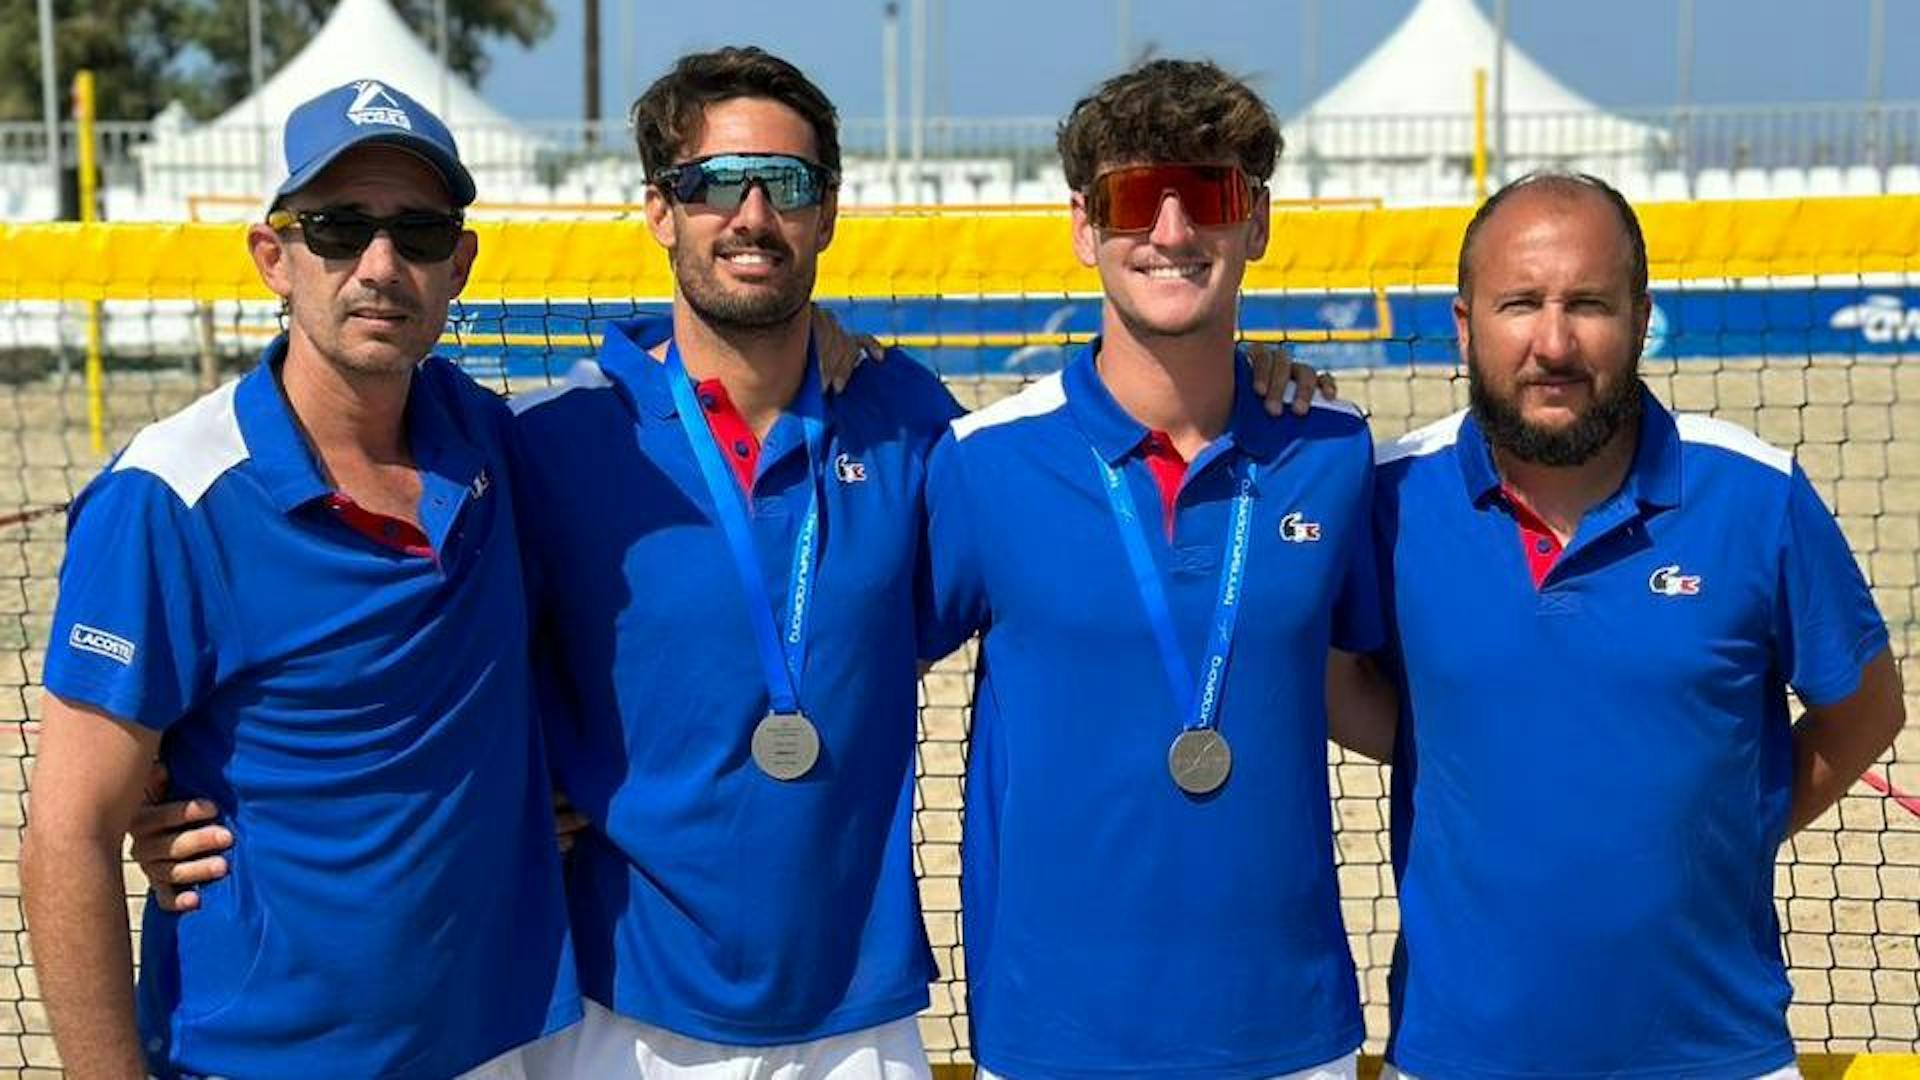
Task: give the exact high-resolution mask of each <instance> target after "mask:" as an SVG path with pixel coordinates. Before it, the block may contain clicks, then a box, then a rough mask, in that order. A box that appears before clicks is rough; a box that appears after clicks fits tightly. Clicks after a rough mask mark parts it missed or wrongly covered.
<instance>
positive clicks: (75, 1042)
mask: <svg viewBox="0 0 1920 1080" xmlns="http://www.w3.org/2000/svg"><path fill="white" fill-rule="evenodd" d="M159 744H160V733H159V732H157V731H153V730H150V729H147V728H143V727H140V726H138V725H135V724H129V723H124V722H122V721H119V720H116V719H114V718H113V717H111V716H109V715H107V714H106V713H104V712H100V711H98V710H96V709H93V708H91V707H88V706H85V705H79V704H75V703H72V702H68V701H63V700H61V699H60V698H57V697H55V696H53V695H52V694H49V695H47V698H46V708H45V721H44V727H43V733H42V735H41V739H40V753H39V763H38V765H37V766H36V767H35V769H34V774H33V781H32V794H31V803H30V806H29V811H28V817H27V829H26V841H25V846H24V847H23V848H22V850H21V855H20V863H21V867H20V871H21V883H22V894H23V897H24V899H25V901H26V909H27V927H28V932H29V934H30V936H31V939H32V943H33V954H34V965H35V967H36V969H37V970H38V973H39V977H40V987H41V993H42V996H43V997H44V998H45V1000H46V1003H47V1014H48V1017H49V1019H50V1020H51V1021H52V1023H53V1034H54V1041H55V1044H56V1045H57V1046H58V1048H59V1051H60V1057H61V1060H62V1061H63V1062H64V1063H65V1065H66V1074H67V1076H68V1077H69V1078H70V1080H141V1078H143V1077H145V1076H146V1075H147V1068H146V1062H145V1060H144V1058H143V1057H142V1055H141V1052H140V1035H139V1031H138V1029H137V1027H136V1025H135V1020H134V1002H133V951H132V948H131V946H130V944H129V942H128V927H127V904H126V898H125V895H124V892H125V888H124V885H123V884H122V879H121V872H120V845H121V838H122V837H123V836H125V835H126V832H127V825H128V823H129V822H130V821H131V820H132V818H133V812H134V809H135V807H136V806H137V805H138V804H139V802H140V799H141V792H142V788H143V786H144V783H145V780H146V777H147V771H148V768H149V767H150V766H151V764H152V762H153V758H154V754H155V752H156V750H157V748H158V747H159Z"/></svg>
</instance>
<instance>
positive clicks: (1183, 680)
mask: <svg viewBox="0 0 1920 1080" xmlns="http://www.w3.org/2000/svg"><path fill="white" fill-rule="evenodd" d="M1093 460H1094V463H1095V464H1097V465H1099V466H1100V476H1101V479H1102V480H1104V481H1105V487H1106V489H1107V502H1108V503H1109V504H1111V505H1112V507H1113V519H1114V524H1116V525H1118V526H1119V527H1120V542H1121V545H1122V546H1123V547H1125V548H1126V551H1127V564H1128V565H1129V566H1130V567H1131V568H1132V569H1133V580H1134V584H1135V585H1137V586H1138V587H1139V590H1140V603H1141V606H1142V607H1145V608H1146V609H1147V622H1148V623H1149V624H1151V625H1152V626H1153V636H1154V639H1155V640H1156V641H1157V642H1158V643H1159V645H1160V663H1161V666H1162V667H1164V668H1165V669H1166V672H1167V682H1168V684H1169V685H1171V686H1172V687H1173V700H1174V701H1175V702H1179V701H1180V700H1181V697H1182V695H1186V694H1191V695H1192V697H1190V698H1188V699H1187V701H1186V710H1185V711H1186V713H1187V721H1186V730H1189V731H1198V730H1203V729H1206V728H1212V727H1217V726H1218V725H1219V717H1220V696H1221V694H1220V691H1221V682H1222V681H1223V680H1225V678H1226V674H1227V659H1228V657H1229V656H1231V655H1232V653H1233V636H1234V629H1235V627H1237V626H1238V625H1239V621H1240V606H1241V600H1242V599H1243V598H1244V594H1245V592H1246V589H1245V584H1246V572H1247V548H1248V547H1249V545H1250V539H1251V537H1250V535H1249V534H1250V531H1251V529H1252V524H1253V463H1252V462H1251V461H1248V462H1247V464H1246V466H1245V467H1244V468H1242V469H1241V470H1240V473H1239V477H1238V491H1237V493H1236V494H1235V496H1234V500H1233V514H1232V516H1231V518H1230V520H1229V521H1228V523H1227V543H1226V556H1225V565H1223V566H1222V567H1221V568H1220V592H1219V595H1218V597H1217V598H1216V599H1215V600H1214V605H1213V622H1212V624H1211V626H1212V628H1211V630H1210V631H1209V632H1208V635H1207V651H1206V656H1205V658H1204V665H1205V666H1204V667H1203V668H1202V669H1201V674H1200V678H1199V681H1198V684H1197V685H1196V683H1195V680H1194V677H1193V671H1192V669H1190V668H1188V667H1187V655H1186V653H1185V652H1183V651H1181V649H1180V639H1179V637H1178V635H1177V634H1176V633H1175V631H1174V626H1173V609H1172V608H1170V607H1169V606H1168V605H1167V590H1166V587H1165V586H1164V585H1163V584H1162V583H1161V581H1160V571H1159V570H1158V568H1156V567H1155V566H1154V565H1153V554H1152V553H1151V552H1150V551H1148V550H1147V539H1146V525H1145V524H1144V523H1142V522H1141V520H1140V512H1139V510H1138V509H1137V508H1136V506H1135V504H1134V501H1133V493H1132V492H1131V491H1129V490H1128V489H1127V478H1126V477H1125V476H1124V475H1122V474H1121V473H1120V472H1119V471H1118V470H1116V469H1115V468H1114V467H1113V466H1111V465H1109V464H1107V459H1106V458H1103V457H1101V456H1100V452H1099V451H1098V450H1095V451H1094V452H1093Z"/></svg>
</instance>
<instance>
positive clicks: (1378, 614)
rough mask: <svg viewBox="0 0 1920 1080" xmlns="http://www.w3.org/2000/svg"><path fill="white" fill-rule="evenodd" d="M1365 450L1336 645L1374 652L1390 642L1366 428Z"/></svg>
mask: <svg viewBox="0 0 1920 1080" xmlns="http://www.w3.org/2000/svg"><path fill="white" fill-rule="evenodd" d="M1356 442H1358V444H1359V446H1360V450H1361V452H1362V458H1361V466H1360V472H1359V476H1358V477H1357V478H1356V480H1355V483H1354V487H1355V489H1356V490H1355V491H1354V500H1355V501H1354V506H1353V512H1352V515H1351V517H1350V518H1349V520H1351V521H1352V522H1353V529H1352V537H1351V539H1350V540H1349V542H1348V544H1347V545H1346V546H1347V565H1346V571H1345V573H1344V575H1343V576H1342V578H1341V581H1340V591H1339V594H1338V595H1337V596H1335V597H1334V607H1333V647H1334V648H1336V649H1341V650H1343V651H1346V652H1351V653H1371V652H1375V651H1377V650H1378V649H1380V648H1381V647H1382V646H1383V645H1385V644H1386V639H1387V633H1386V626H1385V618H1384V615H1383V612H1382V606H1383V604H1384V598H1383V597H1382V596H1381V593H1380V561H1379V559H1378V557H1377V555H1376V552H1375V549H1374V544H1375V539H1374V505H1373V485H1374V477H1373V471H1374V470H1373V442H1372V440H1371V439H1370V438H1368V437H1367V435H1366V434H1365V431H1364V429H1363V431H1362V434H1361V435H1360V437H1359V438H1358V439H1357V440H1356Z"/></svg>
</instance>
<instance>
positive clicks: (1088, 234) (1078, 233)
mask: <svg viewBox="0 0 1920 1080" xmlns="http://www.w3.org/2000/svg"><path fill="white" fill-rule="evenodd" d="M1069 205H1070V206H1071V208H1072V211H1073V254H1074V257H1075V258H1077V259H1079V260H1080V265H1081V266H1094V265H1096V264H1097V263H1098V262H1099V255H1100V230H1099V229H1096V228H1094V227H1093V222H1092V221H1091V220H1089V219H1088V217H1087V197H1086V196H1085V195H1082V194H1081V193H1079V192H1077V191H1076V192H1074V193H1073V199H1072V201H1071V203H1070V204H1069Z"/></svg>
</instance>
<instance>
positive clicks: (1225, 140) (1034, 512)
mask: <svg viewBox="0 0 1920 1080" xmlns="http://www.w3.org/2000/svg"><path fill="white" fill-rule="evenodd" d="M1280 150H1281V139H1280V132H1279V130H1278V126H1277V124H1276V123H1275V122H1274V119H1273V115H1272V113H1271V112H1270V111H1269V110H1268V108H1267V107H1266V105H1265V104H1264V103H1263V102H1262V101H1261V100H1260V99H1259V97H1258V96H1257V95H1255V94H1254V93H1253V91H1252V90H1251V89H1250V88H1248V87H1247V86H1246V85H1245V84H1244V83H1242V82H1241V81H1239V80H1237V79H1234V78H1233V77H1231V76H1230V75H1228V74H1227V73H1225V72H1223V71H1221V70H1220V69H1219V68H1218V67H1216V66H1214V65H1212V64H1208V63H1196V62H1189V61H1174V60H1160V61H1154V62H1152V63H1149V64H1146V65H1143V66H1141V67H1139V68H1136V69H1134V70H1132V71H1129V72H1127V73H1125V74H1123V75H1119V76H1116V77H1114V78H1113V79H1110V80H1108V81H1107V82H1106V83H1105V84H1103V85H1102V86H1100V87H1099V88H1098V89H1097V90H1096V91H1095V92H1094V93H1093V94H1092V95H1090V96H1089V97H1087V98H1086V99H1084V100H1082V101H1081V102H1080V103H1079V104H1077V105H1076V106H1075V107H1074V109H1073V112H1072V113H1071V115H1069V116H1068V118H1067V120H1066V122H1065V124H1063V125H1062V127H1061V133H1060V153H1061V159H1062V162H1063V164H1064V165H1065V167H1066V174H1067V180H1068V182H1069V184H1070V185H1071V186H1072V187H1073V189H1074V195H1073V203H1072V210H1073V242H1074V250H1075V252H1076V253H1077V254H1078V256H1079V257H1080V260H1081V261H1082V262H1083V263H1084V264H1086V265H1087V266H1090V267H1093V268H1095V269H1096V270H1097V271H1098V273H1099V276H1100V281H1101V285H1102V287H1103V290H1104V293H1105V297H1104V303H1103V305H1102V314H1101V335H1100V337H1099V338H1098V339H1096V340H1095V341H1094V342H1093V343H1092V344H1090V345H1088V346H1087V347H1085V348H1084V349H1082V350H1081V351H1080V352H1079V353H1078V354H1077V355H1075V356H1074V357H1073V358H1072V359H1071V360H1070V361H1069V363H1068V365H1067V367H1066V370H1065V371H1063V372H1062V373H1060V374H1058V375H1054V376H1051V377H1049V378H1046V379H1043V380H1041V381H1040V382H1038V383H1035V384H1034V385H1033V386H1031V387H1029V388H1027V389H1026V390H1025V391H1023V392H1022V393H1020V394H1019V395H1016V396H1015V397H1012V398H1009V399H1007V400H1005V401H1002V402H999V403H998V404H995V405H992V406H989V407H987V408H985V409H982V410H980V411H979V412H977V413H974V414H973V415H971V416H967V417H964V418H962V419H960V420H957V421H955V422H954V423H953V425H952V432H951V433H950V434H949V435H948V436H947V437H946V438H944V439H943V440H942V441H941V443H940V445H939V447H938V448H937V449H936V450H935V451H934V456H933V460H932V464H931V465H930V467H929V477H928V481H927V504H928V511H929V520H930V523H931V524H930V526H929V544H930V548H931V550H932V554H933V581H934V590H933V591H934V596H935V598H936V615H937V620H936V622H937V623H938V624H939V625H942V626H947V627H950V628H957V629H958V630H959V631H960V632H961V633H964V632H967V631H971V630H972V629H973V628H975V627H984V631H983V636H982V638H981V653H980V675H979V681H978V685H977V687H976V690H975V697H974V721H973V737H972V748H971V752H970V754H969V757H968V773H967V795H966V822H965V827H966V835H965V843H964V846H963V859H964V865H963V871H962V876H961V888H962V898H961V899H962V905H961V906H962V912H963V918H964V922H965V926H964V935H963V936H964V940H965V942H966V946H967V976H968V995H969V996H968V1005H969V1011H968V1016H969V1023H970V1027H971V1031H972V1035H973V1044H974V1045H973V1048H974V1055H975V1060H977V1061H978V1062H979V1063H980V1065H981V1068H982V1074H983V1075H992V1076H1000V1077H1009V1078H1012V1080H1040V1078H1047V1080H1057V1078H1069V1080H1073V1078H1078V1080H1093V1078H1098V1077H1119V1076H1127V1077H1159V1078H1165V1080H1245V1078H1264V1077H1279V1076H1286V1077H1292V1078H1297V1080H1305V1078H1309V1077H1311V1078H1314V1080H1332V1078H1336V1077H1352V1076H1353V1075H1354V1072H1355V1068H1356V1066H1355V1057H1354V1051H1355V1049H1356V1048H1357V1047H1358V1046H1359V1044H1360V1042H1361V1039H1362V1037H1363V1035H1364V1032H1363V1030H1362V1025H1361V1016H1360V1007H1359V1000H1358V993H1357V988H1356V984H1355V980H1354V971H1353V958H1352V955H1351V953H1350V952H1349V949H1348V946H1347V939H1346V934H1345V931H1344V930H1343V928H1342V925H1341V916H1340V905H1339V895H1338V888H1337V884H1336V881H1335V877H1334V859H1333V846H1332V823H1331V820H1330V818H1331V813H1330V805H1329V799H1328V791H1327V759H1326V743H1327V735H1328V728H1327V713H1326V707H1325V699H1324V697H1323V695H1322V689H1323V686H1324V685H1325V682H1326V680H1327V678H1328V675H1329V660H1330V657H1329V651H1330V649H1338V650H1348V652H1343V653H1337V654H1335V655H1334V656H1333V657H1332V666H1333V668H1334V670H1335V673H1336V674H1338V673H1339V672H1340V671H1341V670H1343V669H1345V668H1348V667H1351V666H1352V664H1353V663H1354V657H1353V656H1352V655H1351V653H1352V652H1359V651H1366V650H1373V649H1376V648H1378V647H1379V646H1380V644H1381V640H1380V632H1381V631H1380V625H1379V607H1378V598H1377V595H1376V591H1375V589H1374V585H1373V580H1374V570H1375V566H1374V560H1373V557H1372V551H1371V546H1370V540H1371V529H1370V511H1371V477H1372V470H1373V465H1372V460H1373V453H1372V444H1371V442H1370V440H1369V438H1368V435H1367V425H1366V422H1365V421H1364V420H1363V419H1361V417H1360V416H1359V414H1358V412H1357V411H1355V410H1352V409H1351V408H1347V407H1320V406H1319V404H1318V403H1316V406H1315V407H1314V408H1313V409H1312V410H1311V412H1310V414H1309V415H1306V416H1290V417H1273V416H1269V415H1268V414H1267V413H1266V412H1265V411H1264V410H1263V409H1261V407H1260V405H1259V401H1258V397H1257V395H1256V393H1255V391H1254V390H1253V388H1252V385H1251V377H1250V372H1249V369H1248V366H1247V365H1246V364H1245V363H1242V362H1240V361H1239V360H1238V359H1237V358H1236V355H1235V349H1234V333H1235V326H1236V325H1237V320H1238V294H1239V287H1240V283H1241V280H1242V276H1243V274H1244V272H1245V269H1246V265H1247V263H1248V262H1249V261H1251V260H1253V259H1257V258H1259V257H1260V256H1261V254H1262V253H1263V252H1264V250H1265V248H1266V244H1267V239H1268V229H1269V219H1268V207H1267V200H1268V195H1267V190H1266V180H1267V178H1268V177H1269V176H1270V175H1271V174H1272V172H1273V168H1274V164H1275V162H1276V160H1277V159H1278V156H1279V153H1280ZM949 633H950V635H952V631H951V630H950V631H949ZM950 639H951V637H950Z"/></svg>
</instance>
